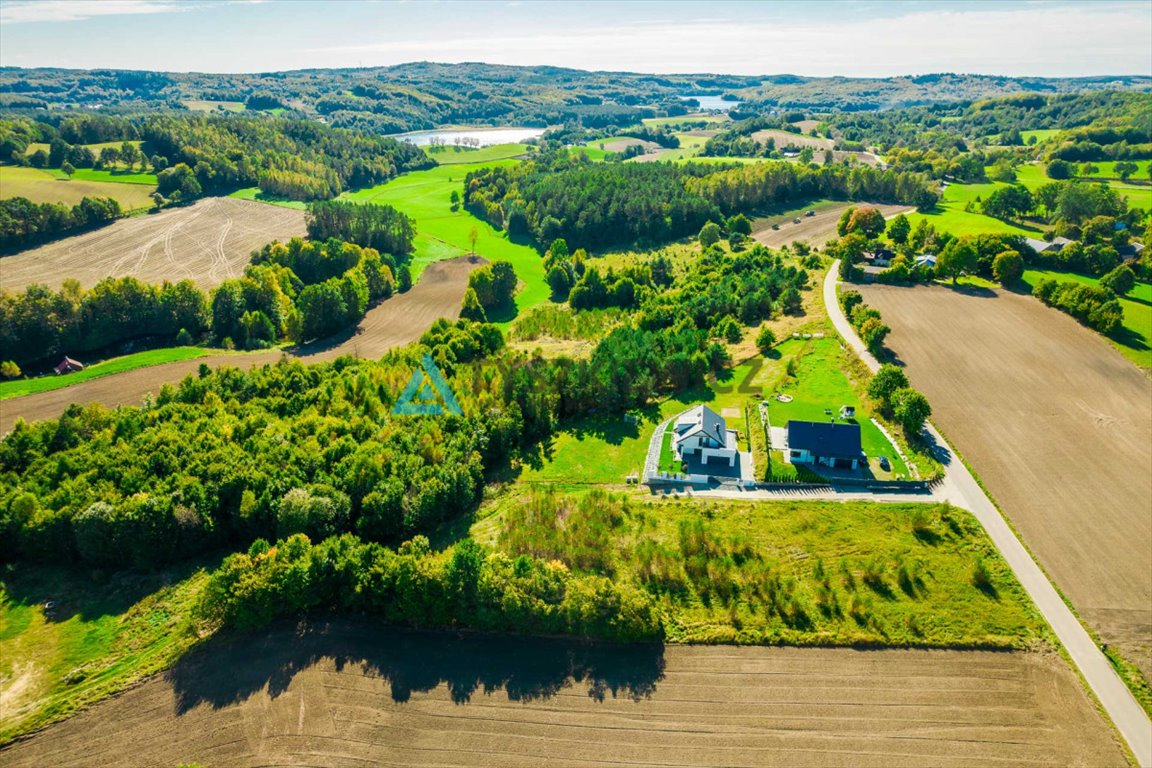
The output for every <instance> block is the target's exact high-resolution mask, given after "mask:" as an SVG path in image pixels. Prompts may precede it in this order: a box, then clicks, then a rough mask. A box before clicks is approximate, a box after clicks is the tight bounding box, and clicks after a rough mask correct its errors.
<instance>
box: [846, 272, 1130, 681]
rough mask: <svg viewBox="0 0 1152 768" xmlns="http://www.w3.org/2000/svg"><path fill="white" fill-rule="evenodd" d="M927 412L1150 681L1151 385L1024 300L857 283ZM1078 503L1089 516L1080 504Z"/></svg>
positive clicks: (1057, 316)
mask: <svg viewBox="0 0 1152 768" xmlns="http://www.w3.org/2000/svg"><path fill="white" fill-rule="evenodd" d="M859 290H860V292H861V293H862V294H863V296H864V300H865V301H866V302H868V304H870V305H871V306H873V307H875V308H876V309H878V310H879V311H880V312H881V313H882V314H883V316H884V321H885V322H886V323H887V324H888V325H890V326H891V327H892V334H891V336H890V337H889V338H888V346H889V347H891V348H892V349H893V350H894V351H895V352H896V354H898V355H899V356H900V359H901V360H902V361H903V362H904V363H905V365H906V366H907V368H906V370H907V373H908V377H909V379H910V380H911V382H912V386H914V387H916V388H917V389H919V390H921V391H922V392H924V394H925V395H927V396H928V399H929V401H930V402H931V403H932V418H933V421H934V422H935V423H936V425H937V426H938V427H939V428H940V430H941V431H942V432H943V433H944V435H945V436H946V437H947V438H948V440H949V441H950V442H951V443H952V444H953V445H954V446H955V447H956V449H957V451H958V452H959V453H960V454H961V455H963V456H964V457H965V458H966V459H967V460H968V462H969V463H970V464H971V466H972V467H974V468H975V470H976V471H978V472H979V474H980V478H981V480H982V482H983V483H984V485H985V486H986V487H987V488H988V490H989V492H990V493H991V495H992V496H993V498H995V499H996V500H997V502H998V503H999V504H1000V506H1001V508H1002V509H1003V510H1004V513H1005V515H1006V517H1008V518H1009V520H1011V522H1012V523H1013V525H1014V526H1015V527H1016V529H1017V530H1018V531H1019V533H1020V536H1021V538H1022V539H1023V540H1024V541H1026V542H1028V546H1029V548H1030V549H1031V550H1032V552H1033V553H1034V554H1035V556H1036V558H1037V560H1038V561H1039V563H1040V564H1041V565H1042V566H1043V567H1044V569H1045V570H1046V571H1047V572H1048V573H1049V574H1050V575H1051V577H1052V579H1053V580H1054V582H1055V583H1056V584H1057V585H1058V586H1059V587H1060V589H1061V590H1062V592H1063V593H1064V594H1065V595H1066V596H1067V597H1068V599H1069V600H1070V601H1071V603H1072V605H1073V606H1075V608H1076V609H1077V611H1078V612H1079V614H1080V615H1081V616H1082V617H1083V618H1084V620H1085V622H1086V623H1087V624H1089V625H1090V626H1091V627H1093V628H1094V629H1095V630H1096V631H1098V633H1099V635H1100V637H1101V639H1102V640H1103V642H1106V643H1107V644H1108V646H1109V647H1110V648H1111V649H1113V650H1115V651H1118V652H1120V653H1121V655H1123V656H1124V657H1125V658H1126V659H1128V660H1129V661H1131V662H1133V663H1135V664H1137V665H1138V666H1139V667H1140V670H1141V672H1142V673H1143V675H1144V678H1145V680H1152V609H1150V606H1152V517H1150V516H1149V515H1148V513H1147V511H1148V488H1147V483H1145V482H1142V481H1141V478H1147V477H1148V476H1149V475H1152V449H1150V446H1152V381H1150V380H1149V379H1148V378H1147V377H1146V376H1145V375H1144V373H1142V372H1141V371H1140V370H1139V369H1138V368H1136V367H1135V366H1133V365H1132V364H1131V363H1130V362H1129V361H1128V360H1125V359H1124V358H1122V357H1121V356H1120V355H1117V354H1116V352H1115V351H1114V350H1113V349H1112V348H1110V347H1109V345H1108V344H1107V343H1106V342H1105V341H1104V340H1103V339H1101V338H1100V337H1099V335H1098V334H1096V333H1095V332H1094V331H1091V330H1089V329H1087V328H1085V327H1083V326H1081V325H1080V324H1079V323H1077V322H1076V321H1075V320H1074V319H1073V318H1071V317H1069V316H1068V315H1065V314H1064V313H1062V312H1059V311H1058V310H1055V309H1051V308H1049V307H1045V306H1044V305H1043V304H1041V303H1040V302H1039V301H1037V300H1036V299H1034V298H1032V297H1031V296H1026V295H1019V294H1015V293H1011V292H1007V291H1001V290H997V291H991V290H985V291H966V292H958V291H953V290H951V289H949V288H944V287H940V286H930V287H918V288H897V287H891V286H882V285H874V284H869V285H864V286H861V287H860V288H859ZM1088 510H1091V513H1088Z"/></svg>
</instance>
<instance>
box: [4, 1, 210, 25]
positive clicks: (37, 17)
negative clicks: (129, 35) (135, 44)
mask: <svg viewBox="0 0 1152 768" xmlns="http://www.w3.org/2000/svg"><path fill="white" fill-rule="evenodd" d="M187 7H188V6H181V5H180V4H179V3H177V2H175V1H174V0H29V1H28V2H20V1H19V0H9V2H5V3H4V4H3V5H0V23H3V24H27V23H31V22H59V21H81V20H83V19H90V18H93V17H96V16H129V15H137V14H142V13H171V12H173V11H180V10H185V9H187Z"/></svg>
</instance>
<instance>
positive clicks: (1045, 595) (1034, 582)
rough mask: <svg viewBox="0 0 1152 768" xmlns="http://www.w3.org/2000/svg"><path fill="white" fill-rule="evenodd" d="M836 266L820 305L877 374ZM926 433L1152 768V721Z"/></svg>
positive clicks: (1145, 766) (982, 496) (1144, 767)
mask: <svg viewBox="0 0 1152 768" xmlns="http://www.w3.org/2000/svg"><path fill="white" fill-rule="evenodd" d="M839 267H840V262H839V261H836V262H834V263H833V264H832V268H831V269H830V270H828V275H827V276H826V277H825V278H824V303H825V305H826V306H827V307H828V316H829V317H831V318H832V324H833V325H834V326H836V330H837V331H838V332H839V333H840V336H841V337H843V339H844V340H845V342H846V343H847V344H848V346H850V347H851V348H852V349H853V350H854V351H855V352H856V354H857V355H859V356H860V358H861V359H862V360H863V361H864V364H865V365H867V366H868V367H869V368H870V369H871V370H873V371H875V370H877V369H878V368H879V367H880V363H879V361H877V360H876V357H875V356H874V355H873V354H872V353H871V352H869V351H868V349H867V348H866V347H865V346H864V343H863V342H862V341H861V340H860V338H859V337H858V336H857V335H856V331H855V329H854V328H853V327H852V325H851V324H850V323H849V322H848V318H847V317H845V316H844V312H843V311H842V310H841V309H840V302H839V301H838V300H837V295H836V285H837V283H838V282H839V274H840V272H839ZM928 433H929V434H930V435H931V436H932V438H933V439H934V440H935V441H936V445H937V446H938V447H937V458H939V459H940V462H941V463H942V464H944V472H945V487H946V489H947V490H946V491H945V493H946V494H947V495H948V496H949V498H950V499H951V500H952V501H953V503H955V504H957V505H958V506H962V507H964V508H965V509H967V510H969V511H970V512H972V514H974V515H975V516H976V519H977V520H979V521H980V524H981V525H983V526H984V530H986V531H987V532H988V536H989V538H991V539H992V543H993V544H995V545H996V548H997V549H999V550H1000V554H1001V556H1003V558H1004V560H1005V561H1006V562H1007V563H1008V565H1009V566H1010V567H1011V568H1012V571H1013V573H1015V574H1016V578H1017V579H1019V580H1020V583H1021V584H1022V585H1023V586H1024V589H1025V590H1027V591H1028V595H1029V596H1030V597H1031V598H1032V602H1034V603H1035V604H1036V607H1037V608H1039V609H1040V613H1041V614H1043V616H1044V618H1045V619H1046V620H1047V621H1048V624H1049V625H1050V626H1051V627H1052V630H1053V631H1054V632H1055V633H1056V636H1057V637H1059V638H1060V642H1061V643H1063V644H1064V647H1065V649H1067V651H1068V655H1069V656H1071V657H1072V661H1073V663H1074V664H1075V665H1076V667H1077V668H1078V669H1079V670H1080V674H1082V675H1083V676H1084V679H1085V680H1087V681H1088V685H1089V687H1091V688H1092V691H1093V693H1095V694H1096V698H1097V699H1099V700H1100V704H1101V705H1102V706H1103V707H1104V711H1105V712H1107V713H1108V716H1109V717H1111V718H1112V722H1113V723H1115V725H1116V728H1117V730H1119V731H1120V735H1121V736H1123V737H1124V740H1125V741H1126V742H1127V743H1128V746H1129V748H1131V750H1132V753H1133V754H1134V755H1135V756H1136V761H1137V762H1138V763H1139V764H1140V766H1141V768H1152V721H1150V720H1149V719H1148V715H1147V714H1146V713H1145V712H1144V710H1143V709H1142V708H1141V707H1140V705H1139V704H1138V703H1137V701H1136V699H1135V698H1134V697H1133V696H1132V692H1131V691H1129V690H1128V687H1127V686H1126V685H1125V684H1124V681H1123V680H1121V679H1120V676H1119V675H1117V674H1116V671H1115V670H1114V669H1113V668H1112V665H1111V663H1110V662H1109V661H1108V659H1107V657H1105V656H1104V654H1103V652H1101V650H1100V649H1099V648H1097V647H1096V643H1095V642H1093V641H1092V638H1091V637H1089V636H1088V632H1087V631H1085V629H1084V626H1083V625H1082V624H1081V623H1080V621H1079V619H1077V618H1076V616H1074V615H1073V613H1072V611H1071V610H1070V609H1069V608H1068V606H1067V605H1066V604H1065V603H1064V601H1063V600H1062V599H1061V598H1060V595H1059V593H1057V591H1056V588H1055V587H1054V586H1052V582H1051V581H1049V580H1048V577H1047V576H1045V575H1044V572H1043V571H1042V570H1040V566H1039V565H1037V564H1036V561H1035V560H1033V559H1032V555H1030V554H1029V553H1028V550H1026V549H1025V548H1024V545H1023V544H1022V543H1021V542H1020V539H1019V538H1017V536H1016V534H1015V533H1014V532H1013V531H1012V529H1011V528H1009V527H1008V523H1007V521H1005V520H1004V516H1003V515H1002V514H1000V510H998V509H997V508H996V505H995V504H993V503H992V499H990V498H989V497H988V494H987V493H985V492H984V489H983V488H981V487H980V484H979V483H977V482H976V478H974V477H973V476H972V473H971V472H969V471H968V468H967V467H965V466H964V463H963V462H962V461H960V460H959V458H958V457H957V456H956V452H955V451H953V450H952V447H951V446H950V445H948V442H947V441H946V440H945V439H944V436H943V435H941V434H940V432H939V431H937V429H936V427H934V426H933V425H932V424H929V425H928Z"/></svg>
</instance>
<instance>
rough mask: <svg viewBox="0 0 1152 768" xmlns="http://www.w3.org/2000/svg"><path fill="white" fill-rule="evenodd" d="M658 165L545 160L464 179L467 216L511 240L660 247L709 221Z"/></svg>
mask: <svg viewBox="0 0 1152 768" xmlns="http://www.w3.org/2000/svg"><path fill="white" fill-rule="evenodd" d="M680 176H681V172H680V171H679V170H678V169H676V168H674V167H673V166H670V165H665V164H662V163H626V164H611V165H608V164H603V163H597V164H593V163H591V162H588V161H587V158H582V157H577V158H571V159H569V158H568V157H566V156H565V155H561V154H552V155H550V156H548V157H546V158H543V159H542V160H541V161H540V162H527V163H522V164H520V165H519V166H514V167H498V168H486V169H481V170H478V171H472V172H470V173H469V174H468V175H467V176H466V177H465V182H464V186H465V194H464V202H465V205H466V206H467V207H468V209H469V210H470V211H472V212H473V213H474V214H476V215H477V216H479V217H481V218H483V219H484V220H486V221H488V222H489V223H491V224H493V225H494V226H497V227H499V228H501V229H507V230H508V232H509V234H511V235H512V236H513V237H517V236H519V237H524V236H529V237H533V238H535V239H536V240H537V241H538V242H541V243H550V242H552V241H553V240H555V239H556V238H564V239H565V240H567V241H568V242H576V243H580V244H581V245H582V246H583V247H586V248H602V247H606V246H609V245H614V244H623V243H633V242H641V243H660V242H664V241H667V240H670V239H674V238H677V237H682V236H684V235H687V234H689V233H693V232H696V231H697V230H699V229H700V227H701V225H703V223H704V222H705V221H707V220H708V219H709V218H713V217H714V216H715V215H716V211H715V208H714V206H712V205H711V204H709V203H708V201H706V200H704V199H703V198H701V197H699V196H698V195H693V194H690V193H689V192H688V191H687V190H686V189H685V187H684V184H683V183H682V182H681V180H680Z"/></svg>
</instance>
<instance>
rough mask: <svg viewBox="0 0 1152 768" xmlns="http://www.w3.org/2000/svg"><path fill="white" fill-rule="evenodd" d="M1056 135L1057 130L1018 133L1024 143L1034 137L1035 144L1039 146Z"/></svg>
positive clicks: (1046, 129)
mask: <svg viewBox="0 0 1152 768" xmlns="http://www.w3.org/2000/svg"><path fill="white" fill-rule="evenodd" d="M1058 133H1060V129H1059V128H1036V129H1033V130H1031V131H1020V138H1022V139H1024V143H1028V142H1029V141H1031V140H1032V138H1033V137H1035V138H1036V143H1037V144H1040V143H1042V142H1045V141H1048V139H1050V138H1052V137H1053V136H1055V135H1056V134H1058Z"/></svg>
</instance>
